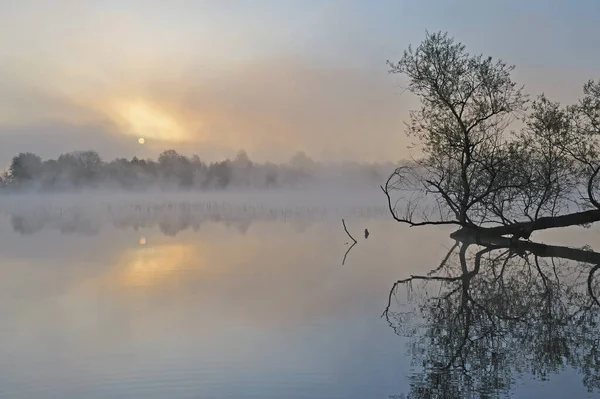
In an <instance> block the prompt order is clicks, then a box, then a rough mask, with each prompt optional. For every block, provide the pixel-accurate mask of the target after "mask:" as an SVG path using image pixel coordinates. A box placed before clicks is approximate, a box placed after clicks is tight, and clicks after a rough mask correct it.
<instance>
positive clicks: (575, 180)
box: [382, 33, 600, 239]
mask: <svg viewBox="0 0 600 399" xmlns="http://www.w3.org/2000/svg"><path fill="white" fill-rule="evenodd" d="M388 65H389V66H390V73H394V74H402V75H404V76H405V77H406V78H407V79H408V90H410V91H411V92H412V93H413V94H415V95H416V96H418V97H419V98H420V100H421V107H420V109H419V110H416V111H412V112H411V113H410V122H409V123H408V124H407V130H408V134H409V136H410V137H412V138H414V139H416V141H417V145H418V149H419V151H420V152H421V154H422V155H421V156H420V157H419V158H416V159H414V162H413V164H411V165H406V166H403V167H401V168H398V169H396V170H395V171H394V173H393V174H392V175H391V176H390V177H389V179H388V180H387V182H386V183H385V185H384V186H382V190H383V191H384V193H385V195H386V196H387V199H388V206H389V209H390V211H391V213H392V215H393V217H394V218H395V220H397V221H398V222H402V223H406V224H409V225H411V226H422V225H439V224H450V225H456V226H459V227H460V228H463V229H470V230H476V231H478V232H479V233H480V234H487V235H496V236H498V235H507V234H508V235H511V236H513V237H514V238H515V239H518V238H528V237H529V236H530V234H531V233H532V232H533V231H536V230H541V229H546V228H554V227H564V226H570V225H579V224H584V223H591V222H595V221H598V220H600V203H599V202H598V201H596V194H595V193H596V191H597V182H596V179H595V178H596V176H597V175H598V173H599V172H600V158H599V157H598V152H599V151H598V149H600V146H599V143H598V137H599V136H600V129H599V126H600V116H599V115H600V82H599V83H595V82H593V81H590V82H588V83H587V84H586V85H585V87H584V97H583V99H582V100H581V101H580V102H579V103H578V104H575V105H572V106H568V107H563V106H561V105H560V104H558V103H555V102H552V101H550V100H549V99H547V98H546V97H545V96H543V95H542V96H539V97H538V98H537V99H535V100H533V101H529V100H528V98H527V96H526V95H525V94H524V93H523V88H522V87H520V86H517V84H516V83H515V82H514V81H513V80H512V78H511V72H512V71H513V69H514V67H512V66H509V65H508V64H506V63H505V62H503V61H501V60H498V61H494V60H493V59H492V58H491V57H484V56H482V55H471V54H469V53H468V52H467V51H466V47H465V46H464V45H463V44H461V43H457V42H455V40H454V39H452V38H450V37H449V36H448V35H447V34H445V33H434V34H430V33H428V34H427V35H426V37H425V40H424V41H423V42H422V43H421V44H420V45H419V46H418V47H417V48H416V49H413V48H412V47H409V48H408V50H406V51H405V52H404V55H403V56H402V58H401V59H400V61H398V62H397V63H392V62H389V61H388ZM514 122H520V124H521V125H523V127H522V128H521V129H520V130H518V131H517V132H514V131H513V130H511V128H514V127H515V123H514ZM582 188H587V190H585V189H584V190H582ZM582 191H583V192H582Z"/></svg>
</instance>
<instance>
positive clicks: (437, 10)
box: [0, 0, 600, 164]
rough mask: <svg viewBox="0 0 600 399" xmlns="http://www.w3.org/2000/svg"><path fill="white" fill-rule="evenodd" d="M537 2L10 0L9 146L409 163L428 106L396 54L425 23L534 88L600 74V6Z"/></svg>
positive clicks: (47, 151)
mask: <svg viewBox="0 0 600 399" xmlns="http://www.w3.org/2000/svg"><path fill="white" fill-rule="evenodd" d="M531 3H532V4H528V5H522V4H520V3H519V2H517V1H509V2H508V3H507V4H505V6H504V8H506V10H504V9H498V10H495V9H494V7H493V6H489V5H488V6H481V5H477V4H476V3H474V2H472V1H462V2H460V4H457V5H456V7H455V8H453V9H450V10H448V9H446V7H444V6H442V5H441V4H442V3H440V4H439V5H438V6H437V7H432V5H424V4H422V3H421V2H416V1H399V2H397V1H396V2H394V1H387V0H386V1H381V2H378V3H377V5H372V6H367V5H366V3H363V2H359V1H354V0H349V1H341V0H336V1H317V0H309V1H304V2H300V1H281V2H271V1H266V0H258V1H255V2H248V1H242V0H229V1H223V2H213V1H191V0H174V1H172V2H169V3H168V5H167V3H165V2H158V1H154V0H148V1H136V0H129V1H103V2H99V1H74V0H56V1H49V0H21V1H19V2H15V1H8V0H0V157H1V158H2V159H3V160H4V161H2V162H3V163H4V164H5V163H7V162H8V159H9V158H10V157H11V156H12V155H14V154H16V153H17V152H20V151H33V152H36V153H38V154H40V155H42V156H43V157H53V156H57V155H58V154H60V153H61V152H66V151H73V150H83V149H94V150H97V151H99V152H100V153H101V155H103V156H104V157H106V158H112V157H115V156H126V157H131V156H134V155H137V156H151V157H155V156H156V155H157V154H158V153H159V152H160V151H162V150H165V149H169V148H174V149H177V150H179V151H182V152H184V153H188V154H190V153H193V152H195V153H199V154H200V155H201V156H202V157H204V158H208V159H215V158H221V157H225V156H231V155H232V154H235V152H237V151H238V150H239V149H245V150H247V152H248V153H249V154H250V156H251V158H253V159H257V160H273V161H283V160H287V159H289V158H290V157H291V156H292V154H293V153H295V152H296V151H298V150H303V151H305V152H307V153H308V154H310V155H311V156H313V157H314V158H317V159H320V160H359V161H375V160H382V161H387V160H398V159H402V158H406V157H407V156H408V151H407V150H406V144H407V140H406V138H405V137H404V134H403V130H404V126H403V122H404V121H405V120H406V118H407V115H408V110H409V109H410V108H414V107H416V106H417V105H418V103H417V102H416V100H415V99H414V98H412V97H411V96H410V95H409V94H408V93H404V92H403V90H402V88H401V87H400V85H401V81H400V80H399V79H398V78H397V77H395V76H389V75H388V74H387V67H386V65H385V60H386V59H388V58H389V59H397V58H398V57H400V55H401V52H402V50H403V49H404V48H405V47H406V46H407V45H408V44H410V43H413V44H417V43H418V42H419V41H420V40H421V39H422V37H423V36H424V32H425V30H426V29H429V30H438V29H441V30H448V31H450V34H452V35H455V36H457V38H458V39H459V40H461V41H463V42H465V43H466V44H467V45H468V46H470V47H469V48H473V51H476V52H486V53H487V54H490V55H493V56H497V57H501V58H503V59H505V60H507V61H508V62H510V63H514V64H516V65H517V67H518V69H517V75H516V76H517V78H518V79H519V82H520V83H524V84H526V85H527V86H528V87H530V88H531V89H532V90H533V92H534V93H536V92H539V91H542V90H543V91H545V92H547V93H548V94H550V95H553V96H555V97H559V98H558V99H565V100H571V99H573V98H575V96H576V95H577V93H579V91H580V87H581V85H582V84H583V82H585V80H587V79H589V78H594V77H595V76H592V75H593V72H594V71H597V69H596V66H597V61H598V59H597V58H598V55H597V54H598V52H597V51H592V50H593V49H594V48H595V49H596V50H597V49H598V39H595V38H594V37H600V34H599V35H597V36H593V35H591V33H594V32H595V31H597V30H598V29H597V28H596V27H594V26H595V25H594V24H593V21H594V18H592V16H593V15H594V13H595V12H597V11H598V7H597V6H596V5H595V4H594V3H593V2H587V1H583V2H581V4H580V5H579V8H580V10H579V11H570V10H565V9H563V8H564V7H565V5H562V3H561V2H560V1H558V2H556V7H555V8H554V9H541V8H539V7H540V6H541V5H543V4H547V3H540V2H539V1H538V0H536V1H532V2H531ZM533 3H536V4H537V5H538V8H536V7H534V6H533ZM565 4H566V3H565ZM561 7H563V8H561ZM461 8H462V9H464V10H470V11H469V12H470V13H471V15H470V17H471V21H472V23H471V24H470V25H469V26H470V28H465V24H464V19H465V18H467V17H468V16H469V15H466V16H465V15H464V13H461V12H460V10H461ZM467 14H468V13H467ZM596 15H597V16H599V17H600V15H598V14H596ZM467 19H468V18H467ZM534 27H535V28H536V29H537V30H536V29H533V28H534ZM482 28H483V30H482ZM482 32H484V33H482ZM568 39H572V41H569V40H568ZM549 43H550V44H552V45H550V44H549ZM471 45H472V46H471ZM139 137H144V138H145V139H146V141H145V144H144V145H143V146H142V145H140V144H138V138H139Z"/></svg>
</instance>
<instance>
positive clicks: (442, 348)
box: [0, 191, 600, 399]
mask: <svg viewBox="0 0 600 399" xmlns="http://www.w3.org/2000/svg"><path fill="white" fill-rule="evenodd" d="M330 194H331V193H330ZM0 206H1V208H0V209H1V210H0V268H1V273H2V277H3V278H2V279H1V280H0V315H1V318H2V323H1V324H0V397H1V398H6V399H8V398H27V399H35V398H61V399H70V398H390V397H393V398H401V397H467V396H472V397H481V396H484V395H488V397H495V396H500V397H505V396H506V397H515V398H527V397H549V398H563V397H565V396H569V397H573V398H575V397H594V395H597V394H598V392H599V391H598V387H599V386H600V382H599V381H600V356H598V357H595V356H597V355H600V352H599V351H600V331H599V330H598V326H597V325H596V324H595V323H596V320H597V317H598V314H597V312H598V310H599V309H600V308H596V307H595V306H594V304H593V302H592V301H591V299H590V298H591V297H590V296H589V295H588V292H587V290H586V287H587V285H586V284H585V282H587V277H588V274H586V273H587V272H588V271H589V270H590V266H589V265H587V266H586V265H583V266H582V265H577V264H571V266H568V267H567V266H561V265H558V266H557V264H556V263H555V264H552V262H551V261H550V260H548V259H547V258H546V259H539V260H538V261H539V262H538V263H537V264H536V265H532V264H525V261H523V260H522V259H524V258H523V257H519V256H515V257H514V258H512V257H508V256H507V255H505V254H504V255H503V253H501V252H499V253H497V254H495V255H494V257H492V256H490V253H486V254H485V255H484V257H483V258H481V259H484V261H481V259H479V258H478V257H477V256H478V255H477V254H476V253H475V252H472V251H471V252H469V256H470V258H469V260H467V262H480V261H481V264H480V265H479V266H477V265H475V263H469V265H468V268H469V270H474V269H473V268H474V267H476V268H479V269H477V270H478V272H477V273H472V274H469V278H468V284H469V287H468V290H461V288H464V287H465V284H467V279H465V278H461V277H460V276H461V274H460V272H457V270H459V271H460V265H459V266H456V267H455V266H452V264H457V263H459V261H460V254H458V255H454V254H451V255H450V256H449V260H448V262H447V264H446V265H445V266H443V268H440V270H439V271H438V272H437V273H442V272H443V270H446V275H445V276H454V277H456V276H459V277H458V278H456V279H454V280H452V281H450V280H448V281H445V280H435V281H431V282H428V283H426V284H425V283H422V282H419V281H416V282H413V284H412V285H411V286H410V287H409V286H408V285H403V284H402V285H399V286H398V290H397V291H396V292H395V295H394V293H390V290H391V289H392V287H393V285H394V283H395V282H396V281H397V280H399V279H404V278H406V277H409V276H410V275H413V274H418V275H427V273H428V272H429V271H430V270H432V269H436V268H437V267H438V266H439V265H440V263H441V262H442V260H443V259H444V258H445V257H446V254H447V252H448V250H449V249H451V248H452V246H453V244H454V241H453V240H451V239H450V238H449V233H450V232H451V231H452V229H448V228H407V227H405V226H401V225H399V224H398V223H396V222H394V221H393V220H392V219H391V217H389V215H388V213H387V210H386V207H385V203H384V199H383V198H382V197H381V195H379V194H378V193H377V192H376V191H375V193H374V194H365V195H350V194H348V195H345V194H344V195H338V194H335V195H334V194H331V195H329V196H324V197H323V196H318V195H312V196H311V195H305V194H301V193H295V194H294V193H291V194H290V193H286V194H280V195H271V196H269V195H266V194H259V193H255V194H249V195H240V194H237V195H236V194H228V195H222V196H221V195H217V194H211V195H202V194H177V195H173V196H169V195H167V194H162V195H157V196H152V197H149V198H146V197H141V196H139V195H138V196H134V195H108V194H104V195H94V196H92V195H87V194H86V195H49V196H44V197H29V196H8V197H5V198H2V199H0ZM342 218H344V219H345V221H346V223H347V227H348V231H349V232H350V233H351V234H352V235H353V236H354V237H355V238H356V239H357V241H358V244H357V245H355V246H354V247H353V248H352V249H351V250H350V252H349V253H348V254H347V255H346V259H345V262H344V264H343V265H342V261H343V260H344V255H345V253H346V251H347V250H348V248H349V246H350V244H351V242H349V241H351V240H350V239H349V237H348V236H347V235H346V233H345V232H344V230H343V227H342V223H341V219H342ZM365 229H368V230H369V232H370V236H369V238H368V239H365V238H364V235H363V231H364V230H365ZM537 237H538V236H536V237H535V238H537ZM540 237H543V239H544V240H545V241H547V242H552V243H560V244H562V245H575V246H579V247H581V246H583V245H584V244H589V245H592V246H594V244H595V243H596V244H600V240H599V235H598V231H597V230H595V229H591V230H583V229H579V230H574V229H570V230H568V231H566V232H552V233H551V234H550V233H548V234H546V235H544V236H540ZM471 258H472V259H474V260H473V261H471ZM457 259H458V260H457ZM478 259H479V260H478ZM452 262H454V263H452ZM519 262H520V263H519ZM513 263H514V265H513ZM571 263H572V262H571ZM473 265H475V266H473ZM453 267H454V268H453ZM578 268H579V269H578ZM504 269H507V271H506V272H505V271H504ZM532 270H533V271H532ZM550 270H553V272H552V273H551V272H550ZM557 270H558V271H557ZM457 273H458V274H457ZM563 274H564V275H563ZM599 274H600V272H599ZM432 275H434V274H432ZM498 276H506V278H505V277H498ZM499 281H500V283H499ZM457 282H458V283H459V285H458V286H456V287H457V288H456V289H454V288H453V287H454V285H453V284H456V283H457ZM460 284H462V286H461V285H460ZM594 284H595V283H594ZM498 287H500V288H498ZM595 287H596V286H595V285H594V286H593V289H594V290H595ZM465 292H468V293H469V294H468V295H466V296H465V295H463V294H464V293H465ZM593 292H598V293H599V294H600V290H597V291H593ZM532 298H537V299H535V300H533V299H532ZM388 300H389V301H390V308H389V309H388V312H387V313H386V314H385V315H382V313H383V312H384V310H386V306H387V305H388ZM532 301H533V302H532ZM532 304H534V305H535V306H533V305H532ZM382 316H383V317H382ZM530 316H531V317H530ZM464 337H467V339H463V338H464ZM448 359H449V363H452V364H451V365H448V364H445V363H446V362H447V361H448ZM450 366H451V367H450ZM432 370H433V371H432Z"/></svg>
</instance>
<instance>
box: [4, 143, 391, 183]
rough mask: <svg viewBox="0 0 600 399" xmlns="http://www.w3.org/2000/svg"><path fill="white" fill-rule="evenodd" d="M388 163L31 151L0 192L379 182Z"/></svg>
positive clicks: (170, 152) (16, 162) (17, 162)
mask: <svg viewBox="0 0 600 399" xmlns="http://www.w3.org/2000/svg"><path fill="white" fill-rule="evenodd" d="M394 167H395V166H394V165H393V164H390V163H388V164H359V163H354V162H351V163H344V164H337V165H332V164H321V163H317V162H315V161H313V160H312V159H311V158H309V157H308V156H307V155H305V154H304V153H303V152H299V153H297V154H296V155H295V156H294V157H293V158H292V159H291V160H290V161H289V162H287V163H283V164H275V163H270V162H267V163H257V162H253V161H252V160H251V159H250V158H249V157H248V155H247V154H246V152H244V151H240V152H239V153H238V154H237V155H236V157H235V158H234V159H225V160H223V161H219V162H210V163H207V162H203V161H202V160H201V159H200V157H198V156H197V155H194V156H191V157H187V156H185V155H181V154H179V153H177V152H176V151H174V150H167V151H164V152H163V153H161V154H160V156H159V157H158V159H157V160H152V159H139V158H137V157H133V158H132V159H130V160H129V159H125V158H117V159H115V160H113V161H110V162H106V161H103V160H102V158H101V157H100V155H98V153H96V152H94V151H78V152H72V153H67V154H62V155H61V156H59V157H58V158H57V159H48V160H43V159H42V158H41V157H39V156H38V155H36V154H32V153H21V154H19V155H17V156H15V157H14V158H13V159H12V162H11V164H10V167H9V169H8V171H7V172H6V173H5V174H4V175H3V176H2V177H0V188H1V189H2V190H3V191H5V192H9V191H20V190H36V191H59V190H70V189H83V188H107V189H127V190H144V189H149V188H162V189H202V190H215V189H225V188H228V187H238V188H258V189H263V188H276V187H298V186H302V185H304V184H307V185H308V184H310V183H317V182H326V181H329V182H332V183H334V182H337V183H340V184H342V185H343V184H345V183H368V182H373V183H375V182H376V183H377V184H379V183H381V182H382V179H385V176H387V174H389V172H390V171H393V169H394Z"/></svg>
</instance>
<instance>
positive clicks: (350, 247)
mask: <svg viewBox="0 0 600 399" xmlns="http://www.w3.org/2000/svg"><path fill="white" fill-rule="evenodd" d="M355 245H356V242H353V243H352V245H350V246H349V247H348V250H347V251H346V253H345V254H344V259H343V260H342V266H344V264H345V263H346V258H347V257H348V254H349V253H350V251H351V250H352V248H354V246H355Z"/></svg>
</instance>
